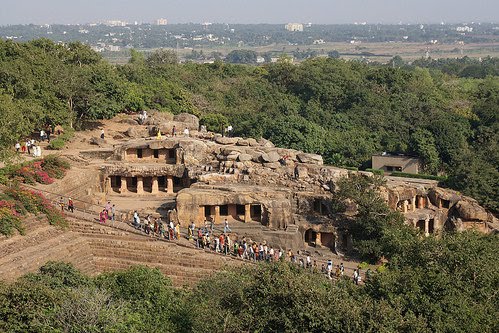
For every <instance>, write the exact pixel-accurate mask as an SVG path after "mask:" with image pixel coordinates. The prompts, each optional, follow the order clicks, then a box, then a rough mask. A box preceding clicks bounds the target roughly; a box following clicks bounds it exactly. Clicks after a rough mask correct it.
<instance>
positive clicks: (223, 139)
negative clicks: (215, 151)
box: [215, 136, 238, 145]
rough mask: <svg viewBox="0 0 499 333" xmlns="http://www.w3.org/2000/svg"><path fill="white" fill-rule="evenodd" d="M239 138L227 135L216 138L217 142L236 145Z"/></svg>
mask: <svg viewBox="0 0 499 333" xmlns="http://www.w3.org/2000/svg"><path fill="white" fill-rule="evenodd" d="M237 140H238V139H237V138H228V137H226V136H219V137H216V138H215V142H216V143H218V144H221V145H234V144H236V143H237Z"/></svg>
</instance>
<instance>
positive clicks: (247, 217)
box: [244, 205, 251, 223]
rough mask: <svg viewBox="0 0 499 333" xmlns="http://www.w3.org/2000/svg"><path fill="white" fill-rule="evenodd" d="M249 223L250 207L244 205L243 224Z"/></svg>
mask: <svg viewBox="0 0 499 333" xmlns="http://www.w3.org/2000/svg"><path fill="white" fill-rule="evenodd" d="M250 221H251V205H244V222H246V223H247V222H250Z"/></svg>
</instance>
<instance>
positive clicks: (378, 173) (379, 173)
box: [366, 168, 385, 176]
mask: <svg viewBox="0 0 499 333" xmlns="http://www.w3.org/2000/svg"><path fill="white" fill-rule="evenodd" d="M366 171H368V172H372V173H373V174H375V175H380V176H383V175H384V174H385V172H384V171H383V170H381V169H371V168H368V169H366Z"/></svg>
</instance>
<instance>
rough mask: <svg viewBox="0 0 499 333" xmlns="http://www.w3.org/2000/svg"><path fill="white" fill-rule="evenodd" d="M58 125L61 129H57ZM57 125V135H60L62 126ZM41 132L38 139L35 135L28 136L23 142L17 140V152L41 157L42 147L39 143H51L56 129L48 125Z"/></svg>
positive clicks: (15, 147)
mask: <svg viewBox="0 0 499 333" xmlns="http://www.w3.org/2000/svg"><path fill="white" fill-rule="evenodd" d="M57 127H59V129H57ZM57 127H55V128H56V129H57V131H55V132H56V134H57V135H60V134H61V132H62V130H61V129H60V126H57ZM39 133H40V134H39V136H38V141H37V140H36V139H35V138H33V137H28V138H26V139H25V140H24V141H23V142H21V141H18V142H16V143H15V145H14V149H15V150H16V152H17V153H23V154H28V155H32V156H33V157H41V156H42V147H41V146H40V144H39V143H40V142H45V141H47V142H48V143H50V138H51V134H52V133H54V129H52V127H51V126H47V128H46V129H41V130H40V132H39Z"/></svg>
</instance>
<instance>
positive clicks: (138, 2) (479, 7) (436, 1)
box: [0, 0, 499, 25]
mask: <svg viewBox="0 0 499 333" xmlns="http://www.w3.org/2000/svg"><path fill="white" fill-rule="evenodd" d="M160 17H164V18H167V19H168V21H169V22H170V23H186V22H197V23H199V22H217V23H222V22H224V23H286V22H312V23H316V24H318V23H353V22H364V21H367V22H368V23H378V22H381V23H398V22H400V21H402V22H404V23H419V22H422V23H437V22H441V21H444V22H471V21H475V22H498V21H499V0H301V1H300V0H0V25H6V24H18V23H23V24H24V23H35V24H44V23H90V22H99V21H103V20H107V19H120V20H126V21H129V22H134V21H139V22H152V21H154V20H155V19H156V18H160Z"/></svg>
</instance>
